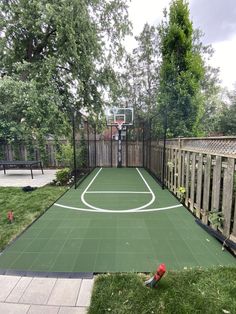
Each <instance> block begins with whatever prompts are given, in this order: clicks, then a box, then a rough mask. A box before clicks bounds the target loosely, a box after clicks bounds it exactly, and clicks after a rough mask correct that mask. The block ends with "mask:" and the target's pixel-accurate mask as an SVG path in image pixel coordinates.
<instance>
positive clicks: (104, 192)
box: [86, 191, 151, 194]
mask: <svg viewBox="0 0 236 314" xmlns="http://www.w3.org/2000/svg"><path fill="white" fill-rule="evenodd" d="M88 193H90V194H151V192H134V191H88V192H86V194H88Z"/></svg>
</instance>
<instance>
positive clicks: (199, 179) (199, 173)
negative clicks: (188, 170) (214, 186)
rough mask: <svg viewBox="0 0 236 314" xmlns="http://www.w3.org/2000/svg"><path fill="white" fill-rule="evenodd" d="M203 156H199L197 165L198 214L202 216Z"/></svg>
mask: <svg viewBox="0 0 236 314" xmlns="http://www.w3.org/2000/svg"><path fill="white" fill-rule="evenodd" d="M202 161H203V156H202V154H199V156H198V163H197V165H198V167H197V196H196V216H197V217H198V218H200V213H201V205H202V171H203V167H202V166H203V165H202Z"/></svg>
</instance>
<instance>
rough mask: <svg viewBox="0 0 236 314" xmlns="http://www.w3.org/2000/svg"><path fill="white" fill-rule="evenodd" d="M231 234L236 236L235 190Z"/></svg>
mask: <svg viewBox="0 0 236 314" xmlns="http://www.w3.org/2000/svg"><path fill="white" fill-rule="evenodd" d="M232 235H233V236H234V237H235V238H236V191H235V192H234V217H233V229H232Z"/></svg>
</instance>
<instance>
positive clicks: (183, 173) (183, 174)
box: [180, 151, 185, 187]
mask: <svg viewBox="0 0 236 314" xmlns="http://www.w3.org/2000/svg"><path fill="white" fill-rule="evenodd" d="M181 155H182V167H181V183H180V185H181V186H183V187H184V186H185V180H184V179H185V151H181Z"/></svg>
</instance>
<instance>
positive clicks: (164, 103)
mask: <svg viewBox="0 0 236 314" xmlns="http://www.w3.org/2000/svg"><path fill="white" fill-rule="evenodd" d="M168 17H169V19H167V17H166V20H165V21H164V22H163V23H162V25H161V27H160V38H161V43H160V49H161V56H162V63H161V67H160V89H159V97H158V105H159V110H160V112H161V113H162V115H163V116H164V115H165V114H167V116H168V129H169V130H168V131H169V134H170V136H174V137H175V136H190V135H197V129H198V125H199V121H200V118H201V116H202V111H203V98H202V95H201V83H202V80H203V78H204V65H203V60H202V58H201V55H200V53H199V52H198V51H197V50H196V49H195V47H194V42H193V41H194V39H193V26H192V22H191V21H190V18H189V8H188V4H187V3H186V2H185V1H183V0H173V1H172V2H171V5H170V11H169V16H168Z"/></svg>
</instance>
